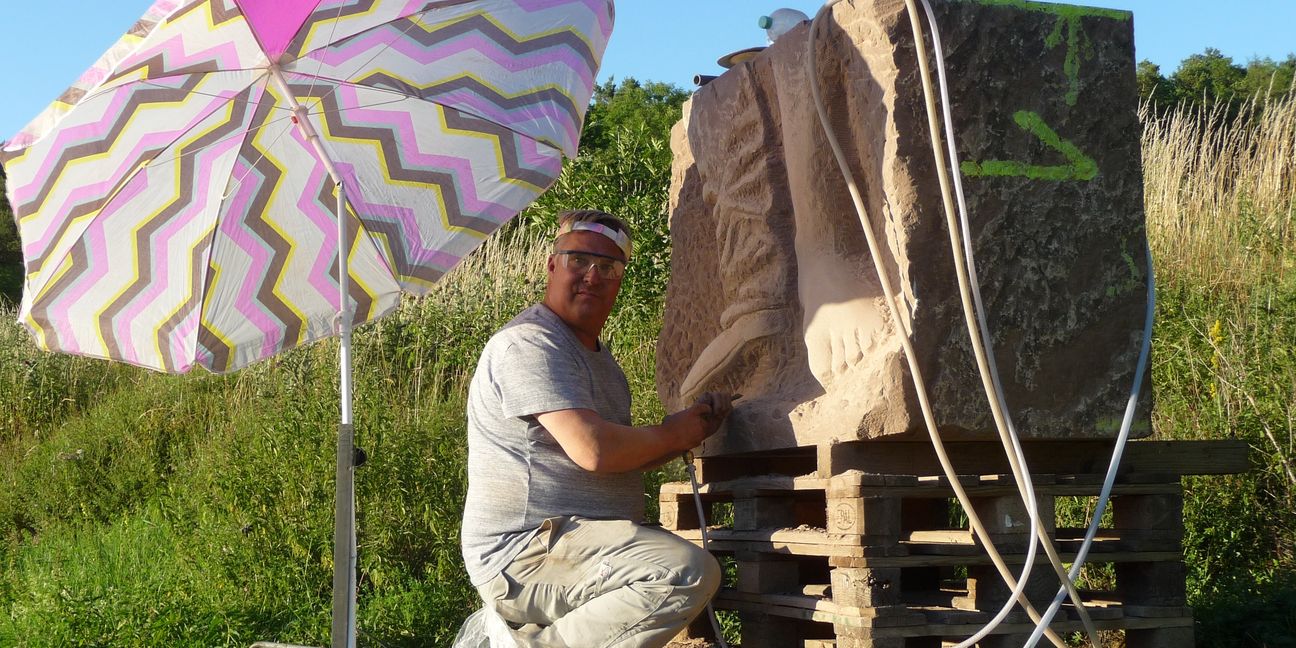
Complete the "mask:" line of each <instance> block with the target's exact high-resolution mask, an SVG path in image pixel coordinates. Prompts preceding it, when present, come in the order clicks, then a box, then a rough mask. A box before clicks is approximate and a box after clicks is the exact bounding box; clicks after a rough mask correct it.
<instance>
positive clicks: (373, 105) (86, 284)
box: [0, 0, 613, 372]
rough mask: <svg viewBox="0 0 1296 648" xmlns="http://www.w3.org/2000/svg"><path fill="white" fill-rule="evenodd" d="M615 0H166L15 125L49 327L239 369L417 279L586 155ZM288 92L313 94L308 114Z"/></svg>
mask: <svg viewBox="0 0 1296 648" xmlns="http://www.w3.org/2000/svg"><path fill="white" fill-rule="evenodd" d="M612 14H613V10H612V2H611V0H476V1H463V0H442V1H440V2H428V1H424V0H418V1H414V0H197V1H189V2H181V1H178V0H160V1H159V2H157V3H156V4H155V5H154V6H153V7H152V8H151V9H150V10H149V11H148V13H147V14H146V15H145V16H144V17H143V18H142V19H141V20H140V21H139V22H138V23H136V25H135V27H134V28H133V29H132V30H131V31H130V33H128V34H127V35H126V36H125V37H123V39H122V40H121V41H119V42H118V44H117V45H116V46H114V47H113V48H112V49H111V50H110V51H109V52H108V53H107V54H105V55H104V57H103V58H102V59H100V61H99V62H98V63H97V64H96V65H95V66H94V67H93V68H91V69H90V70H89V71H88V72H87V73H86V74H85V75H84V76H83V77H82V78H81V79H80V80H79V81H78V82H77V84H76V85H74V86H73V87H72V88H70V89H69V90H68V91H67V92H66V93H64V95H63V96H62V97H60V98H59V100H58V101H56V102H55V103H54V104H53V105H52V106H50V107H49V108H48V109H47V110H46V111H45V112H44V113H42V115H40V116H39V117H37V119H36V120H35V121H33V122H32V123H31V124H30V125H28V126H27V128H25V129H24V130H23V131H22V132H21V133H19V134H18V135H17V136H15V137H14V138H13V139H12V140H10V141H8V142H6V143H4V144H3V146H2V147H0V163H3V165H4V167H5V170H6V172H7V175H8V179H7V183H8V191H9V199H10V202H11V204H12V205H13V208H14V213H15V218H16V219H17V221H18V228H19V233H20V235H21V238H22V242H23V243H22V244H23V254H24V257H25V260H26V283H25V290H24V296H23V302H22V307H21V310H20V312H19V319H20V321H21V322H22V323H23V324H24V325H25V326H27V328H28V329H30V331H31V332H32V334H33V336H34V337H35V338H36V340H37V341H38V343H39V344H40V345H42V346H43V347H45V348H47V349H51V350H58V351H64V352H69V353H76V354H82V355H89V356H96V357H103V358H111V359H115V360H121V361H125V362H129V363H132V364H137V365H141V366H145V367H150V368H154V369H159V370H163V371H168V372H184V371H187V370H189V369H191V368H192V367H193V366H195V365H199V366H203V367H206V368H207V369H209V370H212V371H216V372H224V371H231V370H234V369H237V368H239V367H242V366H244V365H246V364H248V363H251V362H254V361H257V360H260V359H262V358H266V357H268V356H271V355H273V354H275V353H278V352H280V351H283V350H286V349H289V348H292V347H294V346H297V345H300V344H303V343H306V342H309V341H311V340H315V339H318V338H321V337H325V336H328V335H332V334H333V333H334V331H335V329H336V326H335V322H334V319H335V318H336V316H337V313H338V312H339V306H340V304H339V301H340V297H339V292H338V291H339V281H338V271H337V269H336V266H335V261H336V260H337V254H338V250H339V245H338V240H339V235H338V233H337V223H336V217H335V214H334V211H335V208H336V197H335V196H336V192H337V188H336V187H335V185H334V182H333V181H332V180H330V177H329V174H328V172H327V171H328V169H326V166H325V164H324V163H323V162H322V161H321V160H320V159H319V156H318V155H317V154H316V153H315V150H313V149H312V144H311V143H310V142H308V141H307V135H306V133H307V132H308V131H309V130H311V129H306V128H302V127H301V125H298V124H297V123H296V122H297V120H298V119H302V118H304V119H306V120H308V121H309V122H310V124H309V125H310V126H312V127H313V130H314V131H315V132H317V133H318V134H319V137H320V140H321V143H322V146H323V149H324V150H326V151H327V152H328V157H330V158H331V159H332V160H334V161H335V164H336V172H337V173H338V174H339V175H340V176H341V179H342V181H343V184H344V185H345V187H346V199H347V200H346V204H347V215H346V218H347V223H346V229H345V231H346V232H347V233H348V234H347V236H346V239H347V240H346V241H345V244H344V245H343V246H341V247H342V249H344V250H345V251H346V255H347V256H346V260H347V261H348V263H349V265H350V270H349V272H348V273H347V274H348V276H349V277H350V279H349V287H348V291H349V293H348V294H349V295H350V297H351V300H352V301H353V302H354V304H355V316H354V322H355V323H357V324H358V323H362V322H367V321H371V320H373V319H375V318H377V317H380V316H382V315H383V314H385V313H387V312H389V311H391V310H392V309H393V308H394V307H395V306H396V304H397V302H398V300H399V297H400V294H401V292H402V291H404V292H409V293H414V294H421V293H424V292H426V291H427V290H428V289H429V288H430V287H431V286H432V284H433V283H434V282H436V281H437V279H438V278H440V277H441V276H442V275H443V274H444V273H445V272H447V271H448V270H449V269H450V268H451V267H453V266H454V265H455V264H456V263H457V262H458V261H459V260H460V259H461V258H462V257H463V256H464V255H466V254H468V253H469V252H471V251H472V250H473V249H475V248H476V247H477V245H478V244H480V243H481V242H482V241H483V240H484V238H485V237H486V236H487V235H488V234H489V233H490V232H492V231H493V230H495V229H496V228H497V227H498V226H500V225H501V224H502V223H504V222H505V221H506V220H508V219H509V218H512V217H513V216H514V215H516V214H517V213H518V211H520V210H521V209H523V208H524V207H526V206H527V205H528V204H529V203H530V202H531V201H532V200H534V199H535V198H536V197H537V196H538V195H539V194H540V193H541V192H543V191H544V190H545V188H547V187H548V186H549V185H550V184H551V183H552V182H553V181H554V180H555V179H556V178H557V176H558V174H559V172H560V171H561V166H562V165H561V160H562V155H563V154H566V155H567V156H574V155H575V152H576V146H577V142H578V137H579V132H580V126H581V121H582V119H583V118H584V113H585V110H586V107H587V106H588V103H589V98H590V95H591V93H592V88H593V85H594V81H595V75H596V73H597V70H598V65H599V61H600V59H601V57H602V54H603V50H604V47H605V46H606V44H607V40H608V37H609V36H610V34H611V30H612V17H613V16H612ZM295 102H299V105H300V106H301V107H302V108H304V111H302V110H298V111H297V112H296V113H294V111H293V110H292V106H293V105H294V103H295Z"/></svg>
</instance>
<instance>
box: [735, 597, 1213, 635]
mask: <svg viewBox="0 0 1296 648" xmlns="http://www.w3.org/2000/svg"><path fill="white" fill-rule="evenodd" d="M787 598H788V597H783V598H781V599H780V600H779V601H778V602H775V601H757V600H751V599H750V598H741V597H737V596H734V595H733V594H732V593H731V592H729V591H727V590H722V591H721V593H720V595H719V596H717V597H716V599H715V606H716V608H717V609H722V610H735V611H738V612H747V613H753V614H762V615H767V616H769V617H784V618H791V619H801V620H805V621H817V622H821V623H831V624H833V626H834V627H837V628H840V629H843V630H845V631H846V632H849V633H850V634H852V635H854V636H865V637H875V638H895V637H929V636H941V637H958V636H969V635H971V634H973V633H974V632H976V631H978V630H980V629H981V626H982V625H984V623H985V622H986V621H987V620H988V619H989V618H990V616H991V615H990V614H988V613H984V612H972V611H967V610H956V609H950V608H914V607H911V608H907V610H908V611H910V612H911V613H912V614H903V613H897V615H895V616H891V615H885V614H884V615H874V616H858V617H857V616H851V615H849V614H838V613H834V612H830V611H828V609H827V608H826V607H825V606H824V605H822V603H823V602H822V601H820V602H819V603H820V605H816V604H815V603H816V602H814V601H798V602H796V603H795V604H785V603H790V601H788V600H787ZM1068 607H1069V606H1064V608H1063V609H1064V610H1066V609H1067V608H1068ZM1068 611H1069V610H1068ZM1072 618H1074V617H1073V616H1072ZM1093 623H1094V626H1095V627H1097V628H1098V629H1099V630H1120V629H1161V628H1181V627H1187V628H1191V627H1192V623H1193V620H1192V617H1191V616H1187V615H1185V616H1160V617H1153V616H1145V617H1134V616H1127V615H1120V616H1108V618H1094V619H1093ZM1034 627H1035V626H1034V624H1031V623H1003V624H1001V625H1000V626H999V627H998V628H996V629H995V630H994V632H993V634H997V635H998V634H1029V633H1030V632H1031V631H1032V630H1034ZM1050 627H1051V628H1053V629H1054V630H1057V631H1059V632H1075V631H1079V630H1083V625H1082V624H1081V623H1080V621H1079V620H1071V619H1068V620H1066V621H1054V622H1053V623H1052V624H1050ZM839 632H840V631H839Z"/></svg>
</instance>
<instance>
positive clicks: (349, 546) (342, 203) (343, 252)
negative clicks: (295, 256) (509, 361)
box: [332, 179, 356, 648]
mask: <svg viewBox="0 0 1296 648" xmlns="http://www.w3.org/2000/svg"><path fill="white" fill-rule="evenodd" d="M336 182H337V200H338V203H337V220H338V289H339V290H340V291H341V301H340V302H339V303H340V304H341V307H340V312H339V313H338V316H339V320H340V321H339V323H338V324H339V329H340V331H339V338H340V340H341V349H340V351H339V355H340V363H339V373H340V374H341V375H340V376H339V380H338V397H339V399H340V401H341V403H340V405H341V409H340V411H341V422H340V424H339V425H338V440H337V478H336V482H337V484H336V491H337V492H336V494H335V495H334V497H335V498H336V499H335V500H334V508H333V628H332V638H333V648H354V647H355V636H356V631H355V615H356V587H355V574H356V534H355V428H354V427H353V425H352V419H351V320H352V313H351V300H350V296H349V295H348V294H347V288H348V286H347V284H348V283H349V282H348V279H349V276H348V269H347V252H348V250H347V245H346V241H347V237H346V191H345V187H344V185H343V184H342V181H341V179H338V180H337V181H336Z"/></svg>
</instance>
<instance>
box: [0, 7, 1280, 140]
mask: <svg viewBox="0 0 1296 648" xmlns="http://www.w3.org/2000/svg"><path fill="white" fill-rule="evenodd" d="M150 4H152V0H38V1H35V2H31V1H28V0H6V1H5V2H3V3H2V4H0V25H3V27H4V32H5V35H4V37H3V38H0V61H3V62H4V66H3V68H2V71H0V84H2V86H3V87H4V89H5V90H4V99H3V100H2V101H0V140H2V139H7V138H9V137H11V136H13V135H14V134H15V133H17V131H18V130H19V129H20V128H22V127H23V126H24V125H25V124H26V123H27V122H28V121H29V120H31V118H33V117H35V116H36V114H37V113H39V112H40V111H41V110H42V109H44V107H45V106H46V105H47V104H48V103H49V102H50V101H52V100H53V99H54V98H55V97H57V96H58V95H59V93H61V92H62V91H63V89H64V88H66V87H67V86H68V84H70V83H71V82H72V81H73V80H75V79H76V78H77V77H78V76H79V75H80V74H81V72H82V71H84V70H85V69H86V68H87V67H89V66H90V64H91V63H93V62H94V61H95V59H97V58H98V57H99V55H100V54H101V53H102V52H103V51H104V50H105V49H107V48H108V47H109V46H110V45H112V43H114V42H115V41H116V40H117V38H118V37H120V36H121V34H122V33H123V32H125V31H126V29H127V28H129V27H130V25H131V24H132V23H134V21H135V19H136V18H138V17H139V16H140V15H142V14H143V13H144V11H145V10H146V9H147V8H148V7H149V5H150ZM821 4H822V3H821V2H818V1H810V0H783V2H782V3H781V4H780V3H767V2H764V1H762V0H620V1H619V2H618V3H617V26H616V31H615V32H614V33H613V36H612V42H611V44H610V45H609V47H608V52H607V54H606V56H605V58H604V62H603V70H602V71H601V72H600V74H599V77H600V79H606V78H608V77H609V76H611V77H615V78H618V79H620V78H625V77H628V76H632V77H636V78H639V79H643V80H649V79H650V80H655V81H668V82H671V83H675V84H676V85H679V86H682V87H689V85H690V84H691V81H692V78H693V75H694V74H697V73H703V74H716V73H719V72H720V68H719V67H717V66H716V64H715V60H716V59H717V58H719V57H720V56H721V55H723V54H726V53H728V52H731V51H734V50H737V49H742V48H745V47H752V46H755V45H763V44H764V42H765V34H764V33H763V31H762V30H760V29H758V28H757V27H756V19H757V18H758V17H759V16H760V15H761V14H763V13H768V12H769V11H771V10H773V9H775V8H778V7H780V6H786V7H792V8H796V9H800V10H802V11H804V12H806V13H807V14H810V15H813V13H814V11H815V10H816V9H818V7H819V6H820V5H821ZM1083 4H1092V5H1095V6H1105V7H1113V8H1119V9H1128V10H1131V11H1133V12H1134V24H1135V40H1136V48H1137V53H1136V55H1137V56H1138V58H1139V59H1145V58H1146V59H1150V60H1151V61H1152V62H1154V63H1157V64H1159V65H1161V67H1162V71H1163V72H1164V73H1167V74H1168V73H1169V72H1171V71H1173V70H1174V68H1176V67H1177V66H1178V64H1179V61H1180V60H1182V59H1183V58H1184V57H1186V56H1189V55H1191V54H1195V53H1198V52H1201V51H1202V50H1203V49H1205V48H1206V47H1216V48H1218V49H1220V50H1221V51H1223V52H1224V54H1226V55H1228V56H1232V57H1233V58H1234V60H1235V61H1237V62H1240V63H1245V62H1246V61H1247V60H1249V59H1251V58H1253V57H1257V56H1259V57H1265V56H1268V57H1270V58H1274V59H1282V58H1284V57H1286V56H1287V54H1288V53H1291V52H1293V51H1296V38H1293V37H1292V35H1291V34H1292V26H1293V25H1296V0H1238V1H1236V2H1222V1H1221V0H1086V1H1084V2H1083Z"/></svg>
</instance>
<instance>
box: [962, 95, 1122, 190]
mask: <svg viewBox="0 0 1296 648" xmlns="http://www.w3.org/2000/svg"><path fill="white" fill-rule="evenodd" d="M1013 121H1015V122H1017V125H1018V126H1021V128H1022V130H1024V131H1027V132H1029V133H1030V134H1032V135H1034V136H1035V137H1038V138H1039V140H1040V141H1041V142H1043V143H1044V144H1045V145H1046V146H1048V147H1049V148H1051V149H1053V150H1055V151H1057V152H1059V153H1061V154H1062V156H1063V157H1065V158H1066V159H1067V162H1069V164H1059V165H1055V166H1039V165H1034V164H1026V163H1025V162H1017V161H1015V160H986V161H985V162H964V163H963V164H961V165H959V169H960V170H962V171H963V175H966V176H968V177H970V178H976V177H981V176H1018V177H1024V178H1030V179H1032V180H1054V181H1059V182H1060V181H1064V180H1084V181H1089V180H1093V179H1094V176H1096V175H1098V164H1097V163H1096V162H1094V161H1093V158H1091V157H1089V156H1087V155H1085V154H1084V153H1083V152H1081V151H1080V149H1078V148H1076V146H1075V144H1072V143H1071V142H1069V141H1067V140H1064V139H1062V138H1061V137H1059V136H1058V134H1057V133H1055V132H1053V129H1052V128H1049V125H1048V124H1046V123H1044V118H1043V117H1040V116H1039V115H1038V114H1036V113H1033V112H1030V111H1029V110H1019V111H1017V112H1015V113H1013Z"/></svg>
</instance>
